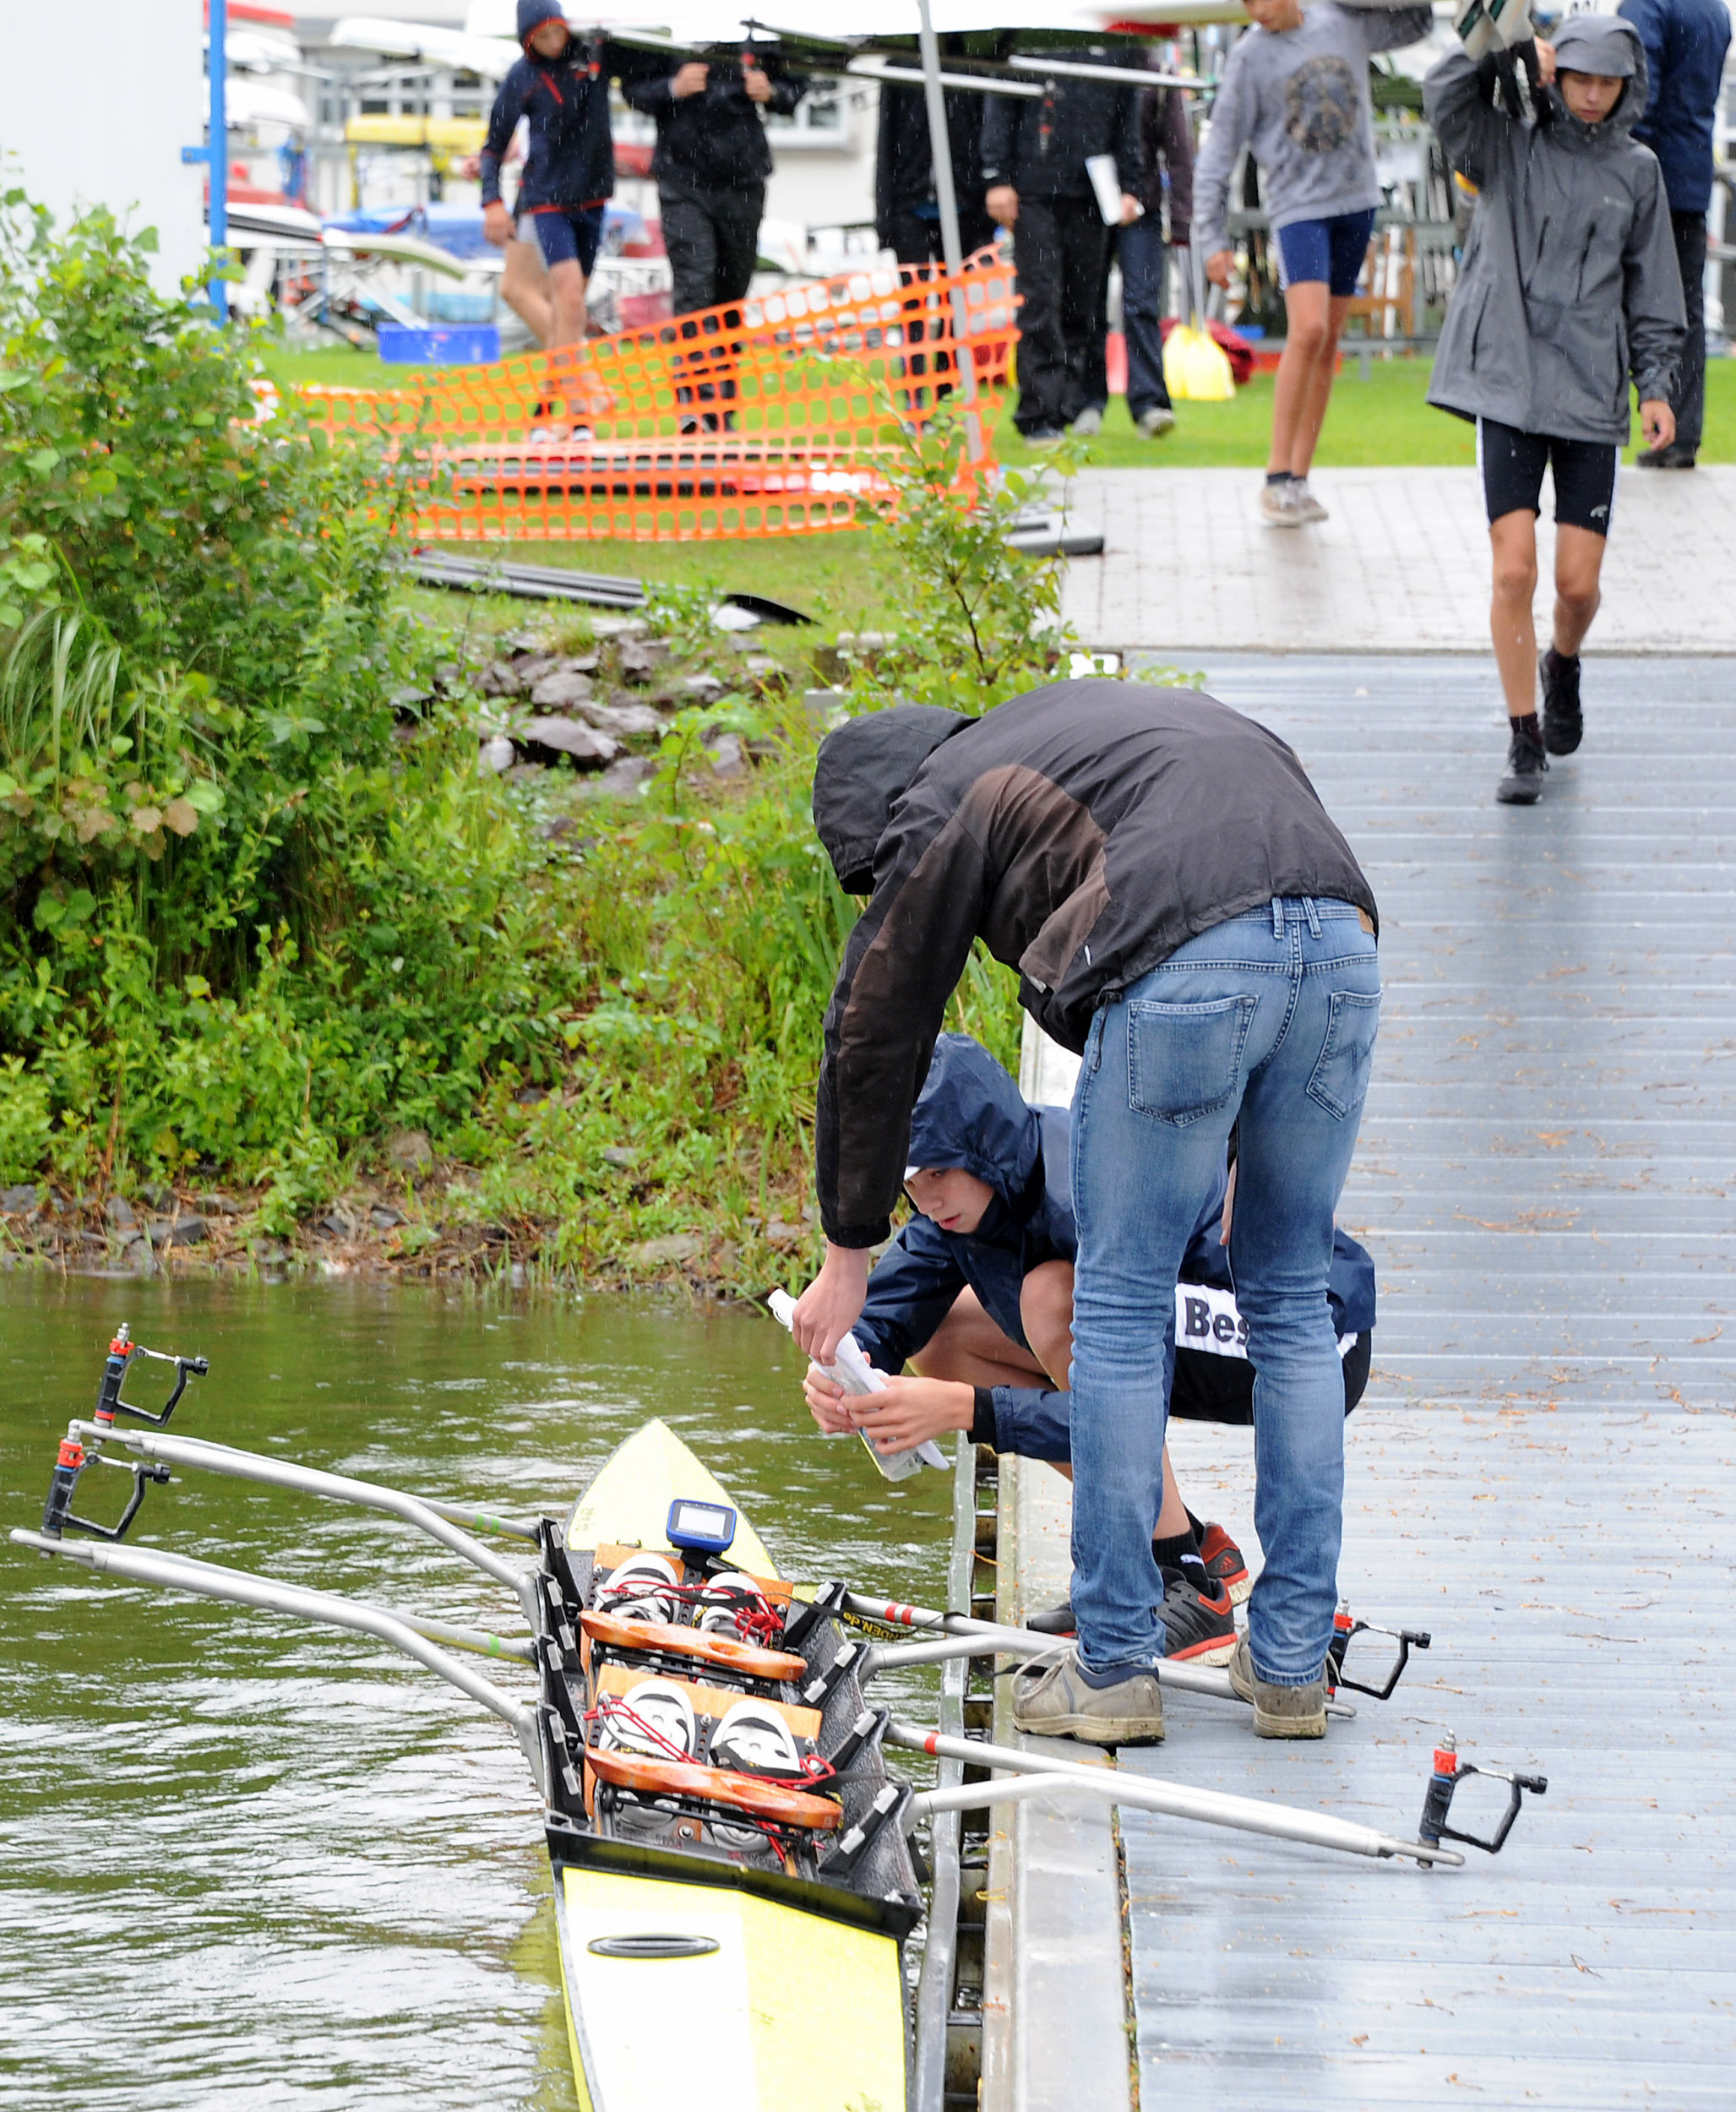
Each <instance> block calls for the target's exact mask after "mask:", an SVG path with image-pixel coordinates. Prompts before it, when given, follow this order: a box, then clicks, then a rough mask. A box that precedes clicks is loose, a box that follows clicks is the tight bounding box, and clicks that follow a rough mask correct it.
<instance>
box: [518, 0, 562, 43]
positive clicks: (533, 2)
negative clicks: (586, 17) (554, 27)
mask: <svg viewBox="0 0 1736 2112" xmlns="http://www.w3.org/2000/svg"><path fill="white" fill-rule="evenodd" d="M545 22H558V23H559V24H561V26H562V28H563V29H564V28H565V27H566V24H567V18H566V16H565V14H563V12H562V11H561V9H560V8H552V7H550V5H549V4H548V0H519V49H520V51H521V52H522V51H523V50H524V48H525V45H526V44H528V43H529V41H530V40H531V34H532V32H533V31H535V30H540V29H541V27H542V25H543V24H544V23H545Z"/></svg>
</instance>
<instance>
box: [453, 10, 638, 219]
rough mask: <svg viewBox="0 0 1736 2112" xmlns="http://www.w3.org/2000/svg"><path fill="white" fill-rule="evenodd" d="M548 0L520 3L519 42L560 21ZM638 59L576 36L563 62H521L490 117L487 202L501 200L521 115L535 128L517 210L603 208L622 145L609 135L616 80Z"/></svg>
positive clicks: (485, 149) (529, 57)
mask: <svg viewBox="0 0 1736 2112" xmlns="http://www.w3.org/2000/svg"><path fill="white" fill-rule="evenodd" d="M559 12H560V11H559V9H558V8H554V7H551V6H550V5H549V4H548V0H519V42H520V45H521V46H522V45H523V44H524V42H525V38H526V37H527V36H529V35H530V34H531V31H532V30H535V29H536V28H537V27H538V26H539V25H540V24H542V23H544V22H547V21H549V20H551V19H558V18H559ZM628 63H632V62H631V59H630V56H629V54H626V53H624V52H621V51H619V50H618V49H617V47H616V46H613V45H612V44H611V43H610V41H608V40H607V38H606V37H601V36H598V37H596V38H588V37H579V36H569V38H568V39H567V48H566V50H565V51H564V52H563V53H562V55H561V56H560V57H559V58H555V59H547V58H544V57H541V55H540V54H539V53H537V52H532V51H530V50H529V49H528V48H527V49H526V50H525V56H524V57H522V58H521V59H519V60H517V61H515V62H514V64H513V66H512V67H511V68H510V69H509V72H508V73H507V76H506V79H504V80H503V81H502V83H501V84H500V92H499V94H498V95H496V97H495V98H494V107H493V110H492V111H491V112H489V116H488V137H487V139H486V140H485V141H484V143H483V146H482V160H481V163H480V168H481V173H482V203H483V204H485V205H493V204H497V203H498V201H499V198H500V165H501V162H502V161H503V159H504V158H505V155H506V151H507V149H508V148H509V146H510V145H511V144H512V138H513V134H514V132H515V131H517V129H518V124H519V120H520V117H528V118H529V119H530V122H531V141H530V148H529V151H528V152H527V153H526V155H525V174H524V179H523V181H522V182H520V185H519V196H518V204H517V210H518V211H520V212H521V213H528V212H534V211H535V210H536V208H537V207H538V206H548V205H564V206H579V205H600V204H601V203H602V201H603V200H604V199H606V198H608V197H610V196H612V194H613V192H614V188H615V142H614V136H613V134H612V132H611V131H610V129H609V76H610V75H611V73H618V72H620V71H621V70H622V68H623V64H628Z"/></svg>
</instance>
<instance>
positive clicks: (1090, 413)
mask: <svg viewBox="0 0 1736 2112" xmlns="http://www.w3.org/2000/svg"><path fill="white" fill-rule="evenodd" d="M1102 429H1103V414H1102V411H1099V410H1098V409H1097V406H1096V405H1095V404H1090V405H1088V406H1086V409H1085V410H1083V411H1080V414H1079V416H1077V417H1076V418H1075V420H1074V421H1073V422H1072V424H1071V425H1069V427H1068V428H1067V430H1068V431H1069V433H1071V434H1072V435H1073V437H1074V438H1075V440H1095V439H1096V438H1097V435H1098V434H1099V433H1101V432H1102Z"/></svg>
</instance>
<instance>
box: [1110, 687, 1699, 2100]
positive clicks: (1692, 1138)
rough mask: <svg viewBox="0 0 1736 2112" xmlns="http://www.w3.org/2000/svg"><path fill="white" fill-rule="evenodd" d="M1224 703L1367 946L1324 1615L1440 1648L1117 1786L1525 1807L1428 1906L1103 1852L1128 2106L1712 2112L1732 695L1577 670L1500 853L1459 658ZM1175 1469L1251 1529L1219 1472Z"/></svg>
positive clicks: (1366, 1888)
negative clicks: (1366, 903) (1347, 1708)
mask: <svg viewBox="0 0 1736 2112" xmlns="http://www.w3.org/2000/svg"><path fill="white" fill-rule="evenodd" d="M1210 686H1211V689H1213V691H1214V694H1217V695H1219V696H1221V697H1222V698H1224V699H1225V700H1226V701H1227V702H1230V703H1233V704H1235V705H1238V706H1239V707H1241V708H1242V709H1244V710H1249V711H1251V712H1253V713H1254V715H1255V716H1259V717H1261V718H1263V719H1265V720H1266V721H1267V722H1269V723H1270V724H1271V725H1273V726H1274V727H1276V728H1277V729H1278V730H1279V731H1280V732H1282V733H1283V734H1284V735H1285V736H1286V737H1287V738H1289V739H1290V740H1292V742H1293V743H1295V745H1296V747H1297V748H1298V751H1299V752H1300V753H1301V754H1302V756H1303V759H1304V761H1305V762H1306V763H1307V765H1308V766H1309V769H1310V770H1311V771H1312V772H1313V774H1314V777H1315V780H1316V781H1317V783H1318V784H1319V785H1320V788H1321V791H1322V792H1323V794H1324V795H1325V798H1326V800H1327V803H1328V804H1329V805H1330V806H1331V809H1332V811H1333V812H1334V814H1336V816H1337V817H1338V819H1340V821H1341V823H1342V824H1343V825H1344V826H1345V828H1346V830H1347V833H1348V835H1349V836H1350V838H1351V840H1352V843H1353V844H1354V845H1355V846H1356V847H1357V850H1358V853H1359V855H1361V856H1362V857H1363V860H1364V862H1365V863H1366V865H1367V866H1368V868H1369V872H1370V874H1371V877H1372V878H1373V879H1374V885H1375V887H1376V890H1377V891H1378V893H1379V895H1380V901H1381V904H1382V907H1383V912H1384V915H1385V934H1384V944H1383V954H1384V956H1385V977H1386V987H1387V992H1388V995H1387V1000H1386V1010H1385V1019H1384V1024H1383V1029H1382V1035H1381V1042H1380V1050H1379V1053H1378V1055H1377V1058H1376V1069H1375V1083H1374V1088H1373V1091H1372V1094H1371V1097H1370V1101H1369V1112H1368V1116H1367V1119H1366V1121H1365V1124H1364V1126H1363V1141H1362V1146H1361V1150H1360V1152H1359V1154H1358V1165H1357V1168H1356V1169H1355V1171H1354V1172H1353V1173H1352V1178H1351V1186H1350V1189H1349V1190H1348V1191H1347V1196H1346V1200H1345V1205H1344V1209H1343V1216H1344V1218H1345V1221H1346V1222H1347V1223H1348V1224H1349V1225H1350V1226H1352V1227H1353V1228H1354V1229H1356V1230H1357V1231H1358V1233H1360V1234H1361V1235H1362V1236H1363V1237H1364V1238H1366V1239H1367V1241H1368V1244H1369V1246H1370V1247H1371V1249H1373V1251H1374V1256H1375V1260H1376V1262H1377V1264H1378V1265H1379V1266H1380V1276H1381V1298H1382V1314H1381V1324H1380V1330H1379V1331H1378V1333H1377V1335H1376V1337H1375V1368H1374V1380H1373V1383H1372V1385H1371V1386H1370V1388H1369V1396H1368V1399H1367V1401H1366V1402H1365V1403H1364V1405H1363V1407H1362V1408H1361V1409H1360V1410H1359V1411H1358V1414H1357V1416H1356V1417H1355V1418H1354V1420H1353V1422H1352V1426H1351V1444H1350V1475H1349V1491H1348V1505H1347V1548H1346V1559H1345V1565H1344V1570H1343V1577H1344V1584H1345V1589H1346V1591H1347V1593H1348V1595H1349V1597H1350V1598H1351V1602H1352V1607H1353V1608H1354V1609H1355V1610H1356V1611H1358V1612H1359V1613H1361V1614H1363V1615H1364V1616H1365V1617H1367V1618H1369V1619H1383V1620H1390V1621H1392V1622H1394V1623H1395V1624H1398V1623H1403V1624H1405V1625H1415V1626H1420V1627H1425V1628H1429V1629H1432V1630H1434V1636H1435V1647H1434V1650H1433V1652H1432V1653H1431V1654H1430V1655H1429V1657H1424V1658H1423V1659H1421V1660H1420V1663H1418V1662H1416V1661H1413V1668H1412V1675H1411V1677H1410V1678H1409V1679H1407V1682H1406V1684H1405V1685H1403V1686H1401V1688H1400V1690H1399V1692H1398V1694H1397V1695H1396V1696H1395V1697H1394V1699H1393V1700H1392V1701H1390V1702H1387V1703H1385V1705H1382V1704H1380V1703H1378V1702H1374V1701H1366V1702H1363V1704H1362V1705H1361V1708H1362V1713H1361V1715H1360V1717H1359V1718H1358V1722H1357V1723H1354V1724H1352V1725H1348V1726H1344V1725H1339V1726H1335V1727H1334V1729H1333V1733H1332V1734H1331V1737H1330V1738H1329V1739H1328V1741H1327V1743H1326V1745H1325V1747H1324V1748H1322V1747H1320V1746H1311V1747H1310V1746H1301V1747H1284V1746H1281V1745H1264V1744H1256V1743H1255V1742H1254V1740H1253V1739H1251V1737H1250V1736H1249V1730H1248V1727H1247V1725H1246V1723H1245V1721H1240V1720H1238V1719H1237V1718H1235V1717H1231V1716H1229V1714H1228V1713H1227V1712H1226V1711H1224V1710H1223V1709H1222V1708H1221V1707H1218V1706H1214V1705H1211V1704H1209V1703H1203V1702H1195V1703H1194V1704H1192V1705H1191V1706H1190V1705H1189V1703H1188V1702H1187V1701H1185V1700H1178V1701H1177V1703H1176V1704H1175V1706H1174V1707H1173V1710H1172V1712H1171V1722H1172V1728H1171V1733H1170V1738H1169V1742H1168V1744H1167V1745H1165V1746H1163V1747H1162V1748H1161V1749H1158V1750H1156V1751H1155V1752H1147V1753H1143V1754H1135V1753H1132V1752H1129V1753H1127V1754H1124V1755H1123V1761H1124V1764H1125V1765H1129V1766H1135V1767H1139V1768H1141V1769H1144V1770H1148V1771H1151V1772H1162V1773H1164V1774H1173V1775H1174V1776H1175V1777H1178V1778H1180V1779H1184V1780H1187V1781H1190V1782H1196V1783H1207V1782H1213V1781H1216V1783H1219V1784H1221V1785H1222V1787H1224V1788H1232V1789H1235V1790H1238V1791H1241V1792H1243V1793H1248V1794H1261V1793H1262V1792H1264V1793H1268V1794H1272V1795H1273V1796H1276V1797H1281V1798H1283V1799H1286V1800H1287V1801H1292V1802H1295V1803H1300V1804H1307V1803H1310V1802H1316V1801H1317V1802H1319V1803H1320V1804H1323V1805H1329V1806H1331V1808H1332V1809H1334V1810H1339V1811H1341V1812H1343V1813H1345V1814H1346V1815H1357V1816H1361V1817H1365V1818H1367V1819H1369V1821H1374V1822H1379V1823H1380V1824H1382V1825H1385V1826H1390V1828H1391V1830H1392V1831H1394V1832H1412V1831H1413V1830H1414V1827H1415V1824H1416V1820H1417V1816H1418V1812H1419V1810H1420V1809H1421V1803H1422V1794H1423V1783H1424V1780H1425V1777H1426V1776H1427V1773H1428V1771H1429V1754H1430V1750H1431V1748H1432V1746H1433V1744H1434V1738H1435V1735H1436V1734H1437V1732H1438V1731H1439V1729H1441V1728H1447V1727H1450V1728H1452V1729H1453V1730H1455V1731H1456V1733H1457V1734H1458V1736H1459V1739H1460V1742H1461V1749H1462V1750H1465V1752H1466V1753H1467V1755H1469V1756H1472V1757H1475V1758H1478V1759H1482V1760H1485V1761H1488V1762H1489V1763H1490V1764H1492V1765H1494V1766H1518V1767H1521V1768H1526V1769H1532V1768H1535V1769H1538V1770H1541V1771H1542V1772H1544V1773H1546V1774H1548V1777H1550V1788H1549V1794H1548V1796H1547V1798H1545V1799H1543V1800H1541V1801H1539V1802H1535V1803H1532V1804H1529V1805H1528V1806H1527V1809H1526V1812H1525V1814H1524V1815H1523V1817H1522V1819H1521V1822H1520V1824H1519V1826H1518V1828H1517V1829H1516V1832H1515V1833H1514V1835H1513V1837H1512V1838H1511V1840H1510V1843H1508V1846H1507V1848H1506V1849H1505V1852H1504V1853H1502V1855H1501V1856H1500V1857H1499V1859H1494V1860H1490V1859H1488V1858H1487V1857H1483V1856H1479V1855H1477V1854H1476V1853H1475V1852H1474V1851H1473V1852H1472V1856H1471V1860H1470V1864H1469V1865H1468V1866H1467V1869H1466V1870H1462V1871H1457V1872H1446V1873H1441V1874H1437V1875H1422V1874H1418V1873H1412V1872H1410V1871H1407V1870H1400V1869H1397V1868H1394V1867H1391V1866H1388V1865H1385V1864H1352V1863H1349V1862H1348V1861H1347V1859H1342V1858H1336V1859H1335V1858H1331V1857H1329V1856H1326V1855H1325V1854H1321V1853H1315V1852H1314V1851H1310V1850H1305V1849H1300V1848H1280V1847H1277V1846H1275V1845H1273V1844H1269V1843H1254V1842H1244V1841H1240V1840H1238V1839H1237V1838H1236V1837H1233V1836H1228V1835H1224V1836H1216V1835H1207V1834H1205V1833H1203V1832H1201V1831H1200V1830H1199V1829H1197V1828H1187V1827H1183V1826H1179V1825H1178V1824H1175V1823H1173V1822H1170V1821H1161V1820H1154V1819H1151V1818H1148V1817H1146V1816H1144V1815H1140V1814H1135V1813H1127V1814H1124V1815H1123V1818H1122V1821H1121V1832H1122V1837H1123V1841H1124V1850H1125V1862H1126V1877H1127V1886H1128V1894H1129V1918H1130V1937H1131V1946H1130V1949H1131V1960H1132V1975H1133V1995H1134V2006H1135V2022H1136V2034H1137V2046H1138V2060H1139V2067H1140V2085H1141V2101H1142V2103H1143V2104H1144V2106H1145V2108H1146V2112H1154V2108H1162V2107H1166V2106H1169V2105H1195V2104H1197V2105H1200V2106H1202V2107H1205V2106H1210V2107H1212V2108H1215V2109H1216V2112H1271V2108H1276V2107H1282V2106H1287V2105H1290V2104H1307V2105H1308V2106H1309V2107H1310V2108H1311V2112H1325V2108H1329V2107H1330V2108H1337V2107H1348V2106H1356V2107H1380V2108H1385V2107H1403V2108H1406V2112H1416V2109H1417V2108H1423V2107H1434V2106H1437V2105H1439V2106H1448V2105H1450V2106H1456V2107H1463V2106H1466V2105H1469V2104H1483V2105H1490V2106H1504V2107H1505V2106H1514V2107H1518V2106H1537V2107H1571V2108H1572V2112H1603V2109H1604V2108H1607V2107H1608V2108H1613V2107H1617V2106H1622V2107H1626V2106H1640V2105H1644V2106H1649V2107H1657V2108H1666V2109H1668V2108H1677V2107H1681V2108H1690V2107H1691V2108H1701V2107H1706V2108H1711V2107H1715V2106H1716V2107H1720V2108H1730V2107H1733V2106H1736V1872H1733V1860H1736V1858H1733V1847H1736V1795H1733V1790H1732V1772H1731V1764H1730V1760H1729V1750H1730V1747H1731V1744H1732V1739H1733V1732H1736V1722H1733V1715H1736V1712H1733V1709H1732V1706H1731V1691H1730V1690H1731V1683H1732V1679H1733V1674H1736V1582H1733V1576H1732V1557H1733V1554H1736V1533H1733V1531H1732V1526H1731V1509H1732V1501H1733V1476H1732V1468H1733V1462H1736V1421H1733V1418H1732V1413H1731V1411H1732V1407H1733V1404H1736V1297H1733V1292H1732V1285H1731V1282H1730V1276H1729V1255H1730V1247H1729V1241H1730V1234H1731V1232H1732V1230H1733V1228H1736V1210H1733V1205H1732V1200H1731V1184H1732V1179H1733V1176H1736V1004H1733V989H1736V885H1733V876H1736V868H1733V862H1732V838H1733V836H1736V819H1733V816H1736V724H1733V720H1736V713H1733V711H1732V710H1731V708H1730V699H1731V692H1732V689H1733V687H1736V663H1733V662H1730V661H1723V662H1719V661H1673V662H1672V661H1590V662H1588V663H1587V671H1586V713H1587V723H1588V726H1589V728H1590V732H1589V733H1588V737H1587V745H1586V749H1585V751H1584V753H1583V754H1582V756H1581V757H1580V758H1576V759H1574V760H1573V761H1572V762H1570V763H1569V764H1567V765H1565V766H1563V765H1558V766H1557V767H1556V769H1555V770H1554V771H1553V772H1552V774H1551V776H1550V779H1549V782H1548V797H1547V798H1546V801H1545V803H1544V804H1543V807H1542V808H1537V809H1532V810H1531V811H1529V812H1526V811H1510V810H1505V809H1502V808H1497V807H1495V806H1494V804H1493V803H1492V799H1491V794H1492V792H1493V788H1494V777H1495V776H1496V774H1497V771H1498V765H1499V757H1500V753H1501V719H1500V714H1499V702H1498V694H1497V691H1496V689H1495V684H1494V674H1493V669H1492V668H1491V667H1489V666H1488V663H1487V662H1486V661H1482V662H1473V661H1427V660H1418V659H1411V660H1406V661H1397V660H1388V661H1379V660H1368V659H1360V658H1359V659H1356V660H1343V659H1340V660H1336V661H1326V660H1319V659H1306V660H1304V659H1292V660H1286V661H1278V660H1265V661H1251V660H1242V661H1233V662H1225V663H1222V664H1219V665H1214V666H1213V667H1211V681H1210ZM1175 1441H1176V1452H1177V1457H1178V1469H1179V1471H1180V1472H1181V1474H1182V1476H1183V1481H1184V1489H1185V1490H1186V1491H1187V1493H1188V1494H1189V1500H1191V1502H1192V1503H1193V1505H1194V1507H1195V1510H1196V1511H1200V1512H1201V1513H1202V1514H1205V1515H1214V1516H1224V1517H1227V1519H1228V1520H1229V1521H1232V1522H1233V1524H1234V1525H1235V1526H1236V1527H1242V1528H1247V1527H1249V1525H1250V1521H1251V1516H1252V1503H1251V1466H1250V1462H1249V1455H1248V1448H1247V1445H1246V1444H1245V1442H1243V1440H1242V1439H1241V1437H1240V1435H1239V1434H1238V1433H1235V1432H1222V1431H1211V1430H1201V1429H1198V1428H1193V1429H1189V1428H1186V1427H1184V1428H1182V1429H1180V1430H1179V1431H1178V1433H1177V1434H1176V1440H1175ZM1249 1538H1251V1532H1250V1534H1249ZM1244 1544H1246V1543H1245V1542H1244ZM1250 1552H1251V1550H1250ZM1466 1795H1467V1797H1468V1795H1469V1792H1467V1793H1466Z"/></svg>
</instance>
